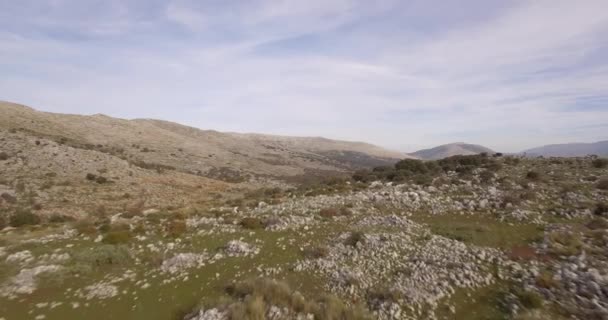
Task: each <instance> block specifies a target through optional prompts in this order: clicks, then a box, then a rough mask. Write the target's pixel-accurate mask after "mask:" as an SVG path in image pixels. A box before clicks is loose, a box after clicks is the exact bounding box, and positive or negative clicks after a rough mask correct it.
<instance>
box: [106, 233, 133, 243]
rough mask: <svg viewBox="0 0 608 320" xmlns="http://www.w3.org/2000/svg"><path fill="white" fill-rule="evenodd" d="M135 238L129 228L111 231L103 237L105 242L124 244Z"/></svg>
mask: <svg viewBox="0 0 608 320" xmlns="http://www.w3.org/2000/svg"><path fill="white" fill-rule="evenodd" d="M131 238H133V234H132V233H131V231H129V230H118V231H110V232H108V233H106V235H105V236H104V237H103V239H102V241H103V243H107V244H123V243H128V242H129V241H131Z"/></svg>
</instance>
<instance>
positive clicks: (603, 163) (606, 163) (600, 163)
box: [591, 158, 608, 169]
mask: <svg viewBox="0 0 608 320" xmlns="http://www.w3.org/2000/svg"><path fill="white" fill-rule="evenodd" d="M591 164H592V165H593V167H595V168H598V169H601V168H606V167H608V159H603V158H598V159H594V160H593V161H591Z"/></svg>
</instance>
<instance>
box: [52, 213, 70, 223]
mask: <svg viewBox="0 0 608 320" xmlns="http://www.w3.org/2000/svg"><path fill="white" fill-rule="evenodd" d="M73 220H74V218H72V217H70V216H65V215H62V214H54V215H52V216H50V217H49V222H50V223H65V222H69V221H73Z"/></svg>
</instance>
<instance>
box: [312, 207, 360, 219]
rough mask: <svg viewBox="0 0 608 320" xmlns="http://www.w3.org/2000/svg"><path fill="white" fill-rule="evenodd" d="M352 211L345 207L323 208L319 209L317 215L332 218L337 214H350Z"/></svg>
mask: <svg viewBox="0 0 608 320" xmlns="http://www.w3.org/2000/svg"><path fill="white" fill-rule="evenodd" d="M351 214H352V211H350V209H348V208H346V207H341V208H324V209H321V210H320V211H319V215H320V216H321V217H323V218H333V217H337V216H350V215H351Z"/></svg>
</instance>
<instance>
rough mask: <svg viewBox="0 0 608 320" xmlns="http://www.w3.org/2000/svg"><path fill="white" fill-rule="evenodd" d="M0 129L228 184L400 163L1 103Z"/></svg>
mask: <svg viewBox="0 0 608 320" xmlns="http://www.w3.org/2000/svg"><path fill="white" fill-rule="evenodd" d="M0 129H4V130H19V131H20V132H23V133H27V134H29V135H31V136H37V137H44V138H48V139H51V140H55V141H61V142H62V143H64V144H66V145H70V146H72V147H79V148H84V149H90V150H97V151H102V152H105V153H108V154H112V155H114V156H118V157H120V158H123V159H126V160H128V161H130V162H133V163H144V162H145V163H147V164H150V165H161V166H164V167H167V168H175V169H176V170H177V171H180V172H184V173H190V174H198V175H204V176H209V177H214V178H227V179H238V178H242V177H247V176H256V175H261V176H274V177H284V176H295V175H299V174H303V173H305V172H307V171H321V172H322V171H343V170H345V169H351V168H358V167H370V166H376V165H382V164H387V163H391V162H394V161H395V160H397V159H400V158H403V157H405V155H404V154H401V153H398V152H393V151H389V150H386V149H383V148H380V147H377V146H374V145H370V144H365V143H360V142H348V141H337V140H330V139H324V138H302V137H282V136H271V135H259V134H238V133H222V132H217V131H212V130H200V129H197V128H193V127H188V126H184V125H180V124H177V123H171V122H167V121H160V120H150V119H136V120H124V119H117V118H112V117H108V116H105V115H93V116H85V115H68V114H55V113H47V112H39V111H36V110H34V109H32V108H29V107H25V106H22V105H17V104H12V103H6V102H3V103H0Z"/></svg>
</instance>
